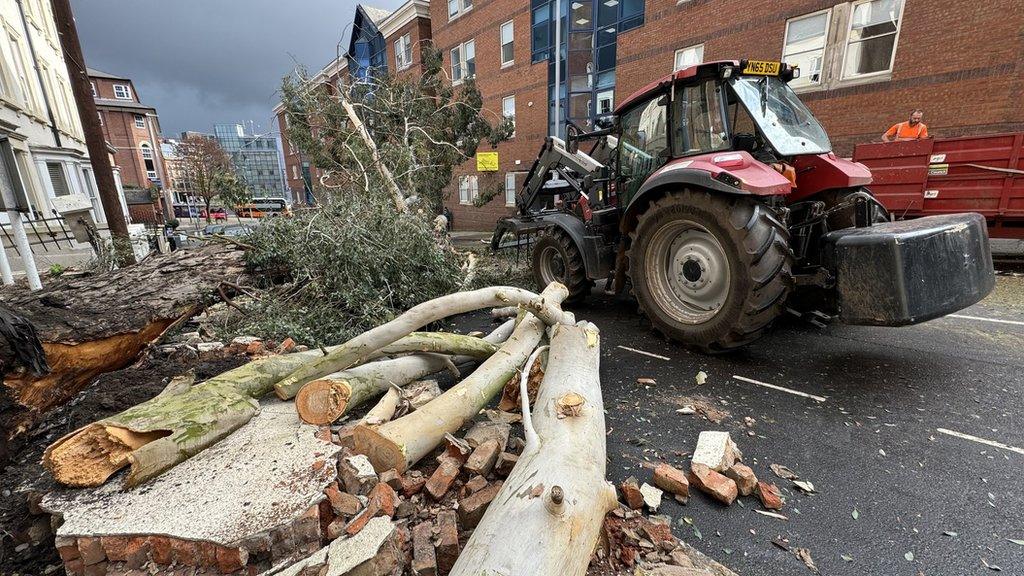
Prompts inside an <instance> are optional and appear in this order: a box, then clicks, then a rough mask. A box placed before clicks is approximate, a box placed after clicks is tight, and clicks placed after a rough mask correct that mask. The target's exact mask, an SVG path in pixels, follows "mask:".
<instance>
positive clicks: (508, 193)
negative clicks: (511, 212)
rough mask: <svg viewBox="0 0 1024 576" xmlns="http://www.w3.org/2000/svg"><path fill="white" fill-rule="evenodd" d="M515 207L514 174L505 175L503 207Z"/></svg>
mask: <svg viewBox="0 0 1024 576" xmlns="http://www.w3.org/2000/svg"><path fill="white" fill-rule="evenodd" d="M515 205H516V173H515V172H506V173H505V206H515Z"/></svg>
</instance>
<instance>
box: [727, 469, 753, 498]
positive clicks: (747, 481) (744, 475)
mask: <svg viewBox="0 0 1024 576" xmlns="http://www.w3.org/2000/svg"><path fill="white" fill-rule="evenodd" d="M723 474H725V475H726V476H728V477H729V478H732V480H733V482H736V488H737V489H738V490H739V493H740V496H750V495H751V494H753V493H754V488H756V487H757V476H755V475H754V470H753V469H751V468H750V466H747V465H746V464H740V463H739V462H737V463H736V464H733V465H732V466H730V467H729V468H726V469H725V472H723Z"/></svg>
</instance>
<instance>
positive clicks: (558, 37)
mask: <svg viewBox="0 0 1024 576" xmlns="http://www.w3.org/2000/svg"><path fill="white" fill-rule="evenodd" d="M20 1H21V0H19V2H20ZM561 81H562V3H561V0H555V133H554V134H552V136H555V137H556V138H561V130H560V128H561V125H560V124H559V121H558V120H559V114H558V113H559V108H560V106H561V104H562V93H561V90H560V89H559V88H561V86H560V85H561V83H562V82H561ZM567 96H568V94H567Z"/></svg>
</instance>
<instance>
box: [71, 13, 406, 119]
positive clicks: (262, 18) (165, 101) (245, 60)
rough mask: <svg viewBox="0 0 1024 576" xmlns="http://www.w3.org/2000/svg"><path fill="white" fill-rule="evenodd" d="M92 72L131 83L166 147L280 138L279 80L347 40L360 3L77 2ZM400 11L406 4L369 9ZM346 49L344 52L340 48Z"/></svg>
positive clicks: (327, 56) (321, 61) (314, 66)
mask: <svg viewBox="0 0 1024 576" xmlns="http://www.w3.org/2000/svg"><path fill="white" fill-rule="evenodd" d="M71 4H72V9H73V10H74V12H75V20H76V21H77V24H78V35H79V37H80V40H81V43H82V51H83V52H84V54H85V60H86V63H87V65H88V66H89V67H90V68H96V69H98V70H102V71H104V72H109V73H111V74H115V75H118V76H125V77H127V78H130V79H131V80H132V81H133V82H134V84H135V89H136V91H137V92H138V96H139V98H140V99H141V100H142V101H143V102H144V103H146V104H148V105H150V106H153V107H155V108H156V110H157V113H158V114H159V116H160V125H161V131H162V132H163V135H164V136H165V137H177V136H178V135H180V133H181V132H182V131H185V130H197V131H201V132H212V131H213V125H214V124H215V123H245V124H246V125H248V124H249V122H250V121H252V122H254V123H255V128H256V132H257V133H268V132H275V133H276V130H277V124H276V122H272V117H273V112H272V109H273V107H274V105H275V104H277V102H278V100H279V96H278V90H279V87H280V84H281V78H282V76H284V75H286V74H287V73H288V72H290V71H291V70H293V69H294V68H295V66H296V64H301V65H305V66H306V67H307V68H309V69H310V70H319V69H320V68H322V67H323V66H324V65H326V64H327V63H328V62H330V61H331V60H333V59H334V57H335V55H336V54H337V46H338V43H339V41H341V40H342V39H344V40H345V41H346V42H347V40H348V33H349V30H350V29H351V23H352V16H353V14H354V13H355V4H356V1H355V0H72V3H71ZM367 4H369V5H371V6H377V7H380V8H386V9H392V10H393V9H394V8H396V7H398V6H399V5H400V4H401V1H400V0H373V1H372V2H367ZM343 46H345V45H343Z"/></svg>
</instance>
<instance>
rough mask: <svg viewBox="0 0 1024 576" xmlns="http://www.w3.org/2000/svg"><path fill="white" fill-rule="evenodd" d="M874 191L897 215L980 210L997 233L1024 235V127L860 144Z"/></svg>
mask: <svg viewBox="0 0 1024 576" xmlns="http://www.w3.org/2000/svg"><path fill="white" fill-rule="evenodd" d="M853 159H854V160H855V161H857V162H860V163H862V164H864V165H865V166H867V167H868V168H870V169H871V173H872V176H873V182H872V183H871V192H872V193H874V195H875V197H877V198H878V199H879V200H881V201H882V203H883V204H885V207H886V208H888V209H889V211H890V212H891V213H893V214H894V215H895V216H896V217H897V218H903V217H906V218H914V217H918V216H931V215H935V214H951V213H956V212H978V213H980V214H982V215H983V216H984V217H985V219H986V220H987V221H988V227H989V236H990V237H993V238H1024V132H1017V133H1011V134H990V135H985V136H966V137H962V138H932V139H928V140H920V141H913V142H889V143H882V142H878V143H869V144H859V145H858V146H857V147H856V149H855V150H854V152H853Z"/></svg>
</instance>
